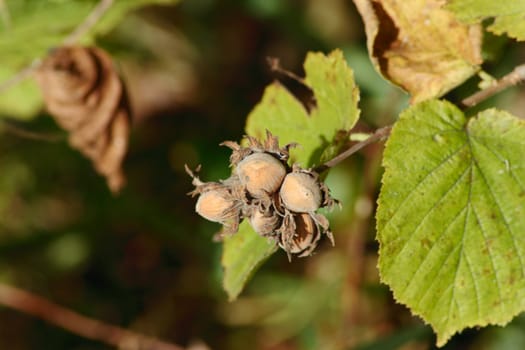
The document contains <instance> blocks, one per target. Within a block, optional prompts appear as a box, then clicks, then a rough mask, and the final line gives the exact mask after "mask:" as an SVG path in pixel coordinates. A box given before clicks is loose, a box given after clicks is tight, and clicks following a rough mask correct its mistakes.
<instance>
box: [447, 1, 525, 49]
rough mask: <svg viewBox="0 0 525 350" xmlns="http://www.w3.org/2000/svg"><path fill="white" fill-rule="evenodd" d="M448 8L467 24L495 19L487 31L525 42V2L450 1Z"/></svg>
mask: <svg viewBox="0 0 525 350" xmlns="http://www.w3.org/2000/svg"><path fill="white" fill-rule="evenodd" d="M447 7H448V8H449V9H450V10H452V11H453V12H454V13H455V14H456V15H457V17H458V18H459V19H460V20H462V21H464V22H466V23H481V22H482V21H483V20H484V19H486V18H494V22H493V23H492V24H491V25H490V26H488V28H487V30H489V31H491V32H493V33H494V34H498V35H501V34H505V33H506V34H507V35H508V36H510V37H511V38H514V39H517V40H525V1H517V0H498V1H494V0H450V1H449V2H448V6H447Z"/></svg>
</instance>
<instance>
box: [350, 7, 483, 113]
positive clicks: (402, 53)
mask: <svg viewBox="0 0 525 350" xmlns="http://www.w3.org/2000/svg"><path fill="white" fill-rule="evenodd" d="M354 3H355V5H356V7H357V9H358V11H359V13H360V14H361V17H362V18H363V22H364V23H365V30H366V35H367V46H368V52H369V55H370V57H371V59H372V61H373V62H374V65H375V67H376V69H377V70H378V71H379V72H380V73H381V74H382V75H383V76H385V77H386V78H387V79H389V80H391V81H392V82H393V83H395V84H397V85H399V86H400V87H402V88H403V89H404V90H406V91H407V92H408V93H410V95H411V97H412V102H413V103H416V102H419V101H422V100H426V99H428V98H432V97H439V96H442V95H443V94H445V93H446V92H448V91H449V90H451V89H452V88H454V87H455V86H457V85H459V84H461V83H462V82H463V81H465V80H466V79H468V78H469V77H470V76H471V75H473V74H474V73H475V72H476V71H477V70H478V69H479V65H480V64H481V63H482V58H481V28H480V26H478V25H465V24H462V23H460V22H459V21H458V20H457V19H456V17H455V16H454V14H453V13H452V12H450V11H448V10H446V9H445V8H443V5H444V1H443V0H354Z"/></svg>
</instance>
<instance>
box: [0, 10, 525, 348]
mask: <svg viewBox="0 0 525 350" xmlns="http://www.w3.org/2000/svg"><path fill="white" fill-rule="evenodd" d="M28 1H29V0H28ZM28 1H24V2H22V1H19V2H20V3H25V2H28ZM34 1H37V0H34ZM49 1H51V0H49ZM70 1H71V2H73V0H70ZM13 2H17V1H14V0H13ZM74 2H79V3H87V4H90V5H91V6H92V4H93V2H87V1H82V0H76V1H74ZM118 2H126V1H125V0H117V3H118ZM0 3H6V4H8V5H9V6H7V9H8V10H9V11H10V12H11V10H14V8H13V9H11V7H12V6H14V5H12V4H11V3H10V2H9V1H0ZM53 3H54V4H56V6H59V5H60V4H62V3H64V1H58V0H57V1H53ZM16 6H17V5H16ZM79 6H82V5H79ZM86 6H87V5H86ZM4 11H5V10H4ZM63 16H64V17H60V18H69V16H71V18H73V14H71V15H70V14H69V13H65V14H64V15H63ZM3 17H5V16H3ZM56 18H59V17H56ZM53 22H54V21H51V23H53ZM71 23H78V19H77V20H76V22H71ZM10 25H11V27H12V28H14V26H15V21H14V20H13V21H11V24H10ZM0 27H1V26H0ZM1 30H3V28H2V29H1ZM42 30H43V29H42ZM64 30H65V31H66V34H67V32H68V31H69V30H70V29H64ZM31 40H32V38H31V37H29V39H27V43H24V44H27V45H29V46H30V45H31V43H30V41H31ZM96 43H97V44H98V45H101V46H103V47H104V48H106V49H107V50H109V51H110V52H111V53H113V54H114V55H115V57H116V58H117V59H118V61H119V66H120V68H121V70H122V73H123V75H124V79H125V80H126V81H127V82H128V88H129V92H130V96H131V101H132V106H133V109H134V111H135V119H134V128H133V134H132V140H131V149H130V152H129V155H128V156H127V158H126V162H125V172H126V174H127V176H128V185H127V187H126V188H125V190H124V191H123V193H122V194H121V195H120V196H118V197H113V196H111V195H110V193H109V191H108V189H107V188H106V186H105V183H104V179H103V178H101V177H99V176H98V175H96V174H95V172H94V171H93V169H92V167H91V164H90V163H89V161H88V160H86V159H84V158H83V157H82V156H81V155H80V154H79V153H77V152H76V151H74V150H71V149H70V148H69V146H68V145H67V142H66V141H65V136H64V135H63V133H62V131H60V130H59V129H58V127H57V126H56V125H55V124H54V123H53V121H52V119H51V118H50V117H49V116H48V115H46V114H45V113H44V112H38V113H36V112H35V113H36V114H34V115H33V114H32V115H31V118H30V120H29V121H27V122H25V123H20V122H15V121H13V120H14V119H19V117H20V115H22V114H23V113H22V112H20V113H21V114H16V113H15V112H7V110H5V109H2V111H1V112H0V118H1V121H2V122H1V123H0V280H2V281H3V282H7V283H11V284H13V285H16V286H19V287H22V288H24V289H27V290H31V291H34V292H36V293H39V294H41V295H43V296H45V297H46V298H49V299H51V300H53V301H55V302H57V303H59V304H61V305H63V306H66V307H69V308H71V309H73V310H75V311H77V312H81V313H83V314H86V315H88V316H91V317H94V318H97V319H100V320H103V321H106V322H110V323H114V324H118V325H121V326H123V327H129V328H130V329H133V330H136V331H140V332H143V333H146V334H151V335H155V336H158V337H160V338H163V339H165V340H168V341H173V342H175V343H177V344H181V345H184V346H186V345H188V344H191V343H193V342H195V341H197V340H201V341H203V342H204V343H206V344H207V345H208V346H209V347H210V348H212V349H227V350H236V349H246V348H247V347H249V348H252V349H308V350H309V349H360V348H365V349H398V348H400V347H402V346H403V347H404V349H432V348H433V347H434V345H433V344H434V341H435V339H434V338H433V335H432V333H431V332H429V328H427V327H425V326H423V325H422V324H421V321H420V320H419V319H416V318H414V317H412V316H411V315H410V313H409V312H408V311H407V310H406V309H405V308H404V307H402V306H400V305H397V304H395V303H394V302H393V300H392V296H391V294H390V292H389V291H388V289H387V288H386V287H385V286H384V285H382V284H380V283H379V280H378V274H377V269H376V264H377V249H378V247H377V243H376V242H375V240H374V236H375V232H374V222H373V219H372V214H373V212H374V210H375V197H376V194H377V191H378V184H379V178H380V175H381V169H380V160H381V150H382V145H380V144H378V145H372V146H370V147H367V148H366V149H365V150H363V151H362V152H360V153H359V154H357V155H355V156H354V157H352V158H351V159H348V160H347V161H345V162H344V163H343V164H341V165H340V166H338V167H337V168H336V169H334V170H333V171H332V172H331V173H330V174H329V176H328V178H327V180H326V181H327V183H328V185H329V186H330V187H331V188H332V192H333V195H334V197H336V198H339V199H341V200H342V202H343V208H342V209H341V210H335V211H333V212H332V213H329V215H330V219H331V223H332V229H333V231H334V235H335V239H336V246H335V247H331V246H330V244H328V243H327V242H324V243H323V244H321V246H320V247H319V249H318V252H317V254H316V255H314V256H313V257H310V258H308V259H294V260H293V261H292V262H291V263H289V262H288V259H287V257H286V254H285V253H283V252H278V253H276V254H274V255H272V257H270V258H269V260H268V261H267V262H266V263H265V264H264V265H263V266H262V268H261V270H260V271H259V272H258V273H257V274H256V275H255V277H254V279H253V281H252V282H250V283H249V284H248V286H247V290H246V291H245V292H244V293H243V294H241V296H240V298H239V299H238V300H237V301H235V302H234V303H230V302H228V301H227V295H226V294H225V293H224V291H223V290H222V285H221V281H222V268H221V263H220V256H221V246H220V244H217V243H214V242H212V236H213V235H214V233H215V232H216V231H218V230H219V226H218V225H215V224H212V223H208V222H206V221H205V220H202V219H201V218H199V217H198V216H197V215H196V214H195V213H194V210H193V206H194V200H192V199H191V198H190V197H188V196H187V195H186V193H187V192H188V191H190V190H191V179H190V178H189V177H188V176H187V175H186V174H185V173H184V170H183V165H184V163H188V165H189V166H190V167H194V166H196V165H197V164H202V165H203V170H202V172H201V175H202V178H203V180H206V181H207V180H217V179H220V178H223V179H224V178H226V177H227V176H228V174H229V169H228V156H229V152H228V150H227V149H225V148H223V147H219V146H218V144H219V143H220V142H221V141H224V140H239V139H240V138H241V136H242V135H243V132H244V125H245V121H246V117H247V115H248V113H249V111H250V110H251V109H252V108H253V107H254V105H255V104H256V103H257V102H258V101H259V100H260V98H261V96H262V93H263V90H264V87H265V86H266V85H268V84H269V83H270V82H271V81H272V80H274V79H279V80H280V81H281V82H282V84H284V85H285V86H286V87H287V88H288V89H289V90H290V91H291V92H292V93H293V94H294V95H295V96H298V97H299V98H300V99H301V100H302V101H308V97H309V96H310V94H309V92H308V91H305V89H304V88H303V87H302V86H300V85H299V84H297V83H295V82H294V81H291V80H289V79H287V78H286V77H282V76H279V75H276V74H274V73H272V72H270V70H269V69H268V67H267V65H266V62H265V59H266V57H277V58H279V59H280V61H281V65H282V66H283V67H284V68H286V69H288V70H291V71H293V72H296V73H297V74H298V75H303V72H302V71H301V70H302V68H301V67H302V62H303V60H304V57H305V55H306V53H307V52H308V51H323V52H325V53H328V52H330V51H332V50H333V49H334V48H341V49H342V51H343V53H344V55H345V58H346V59H347V60H348V62H349V63H350V66H351V67H352V69H353V70H354V72H355V79H356V82H357V85H358V86H359V87H360V91H361V101H360V109H361V110H362V114H361V119H360V122H359V123H358V124H357V126H356V131H362V132H368V131H370V130H372V129H375V128H376V127H378V126H383V125H387V124H390V123H392V122H393V121H394V119H395V118H396V115H397V114H398V112H399V111H400V110H401V109H402V108H403V107H404V106H406V103H407V98H406V96H405V95H404V94H403V93H402V92H401V91H399V90H398V89H397V88H395V87H393V86H392V85H390V84H389V83H387V82H386V81H384V80H383V79H381V77H380V76H379V75H378V74H377V73H375V71H374V70H373V69H371V65H370V62H369V60H368V58H367V53H366V49H365V39H364V33H363V27H362V23H361V21H360V19H359V17H358V15H357V14H356V11H355V8H354V7H353V6H352V4H351V3H349V2H347V1H343V0H326V1H322V2H319V1H317V0H298V1H296V0H286V1H265V0H223V1H217V0H186V1H182V2H181V3H180V4H178V5H177V6H151V7H147V8H141V9H140V10H139V11H136V12H133V13H130V14H128V15H126V16H125V17H123V18H122V22H120V23H119V25H118V26H117V27H115V28H114V29H113V30H111V31H109V32H107V33H104V35H101V36H99V37H98V38H97V41H96ZM16 44H17V45H18V43H16ZM35 45H37V44H35ZM38 45H40V44H38ZM46 45H47V44H44V45H42V46H39V47H40V50H43V51H40V52H42V53H43V52H44V51H45V50H47V49H48V47H46ZM49 45H51V46H52V45H55V42H53V43H51V44H49ZM507 45H508V44H507ZM6 50H7V49H6ZM6 52H7V51H6ZM503 52H504V54H502V56H501V57H500V59H499V60H497V62H496V63H494V64H493V65H492V66H491V65H490V64H489V65H487V66H486V67H485V69H486V70H487V71H488V72H489V73H499V74H501V73H504V72H506V71H509V70H510V69H512V67H513V66H514V65H516V64H517V63H518V62H520V60H523V58H524V57H525V56H524V55H525V51H524V48H523V47H522V46H519V45H510V46H506V47H505V49H504V50H503ZM38 55H40V54H37V56H38ZM34 58H38V57H33V56H32V54H27V55H26V56H25V57H22V56H20V58H19V59H20V62H21V64H26V63H30V61H31V60H32V59H34ZM3 59H4V56H2V67H4V62H7V61H4V60H3ZM18 68H20V67H16V69H18ZM474 88H475V83H471V84H470V85H469V84H467V85H465V87H464V88H462V89H458V90H457V91H454V92H453V93H451V94H449V96H448V97H449V98H450V99H451V100H455V101H457V100H459V99H460V98H461V97H464V96H465V95H466V94H468V93H470V91H472V90H473V89H474ZM9 93H10V92H8V94H9ZM1 96H6V95H5V93H2V95H1ZM22 96H25V95H24V94H22ZM26 97H27V101H26V100H23V101H22V104H21V106H22V107H24V106H26V104H27V105H30V103H29V101H30V100H31V97H30V95H27V96H26ZM523 100H524V99H523V93H522V92H520V91H519V90H517V89H511V90H509V91H508V92H506V93H505V94H503V95H501V97H498V98H494V99H491V100H490V101H489V102H488V103H490V104H498V105H499V106H500V107H502V108H507V109H509V110H510V111H512V112H514V113H515V114H517V115H520V111H523V104H522V103H523ZM16 101H20V100H19V98H18V97H17V98H16ZM17 103H18V102H17ZM22 107H21V108H22ZM36 108H37V107H34V109H33V111H36ZM13 111H14V110H13ZM25 113H26V115H29V114H30V113H29V112H25ZM521 116H522V117H523V114H522V113H521ZM2 125H4V126H6V125H10V126H13V125H14V126H16V127H17V128H18V129H20V128H22V129H24V130H30V131H32V132H37V133H42V134H53V135H56V134H58V135H62V136H64V137H63V138H62V140H61V141H57V142H45V141H41V140H32V139H27V138H24V137H21V136H20V133H17V132H16V131H15V130H16V129H14V128H8V127H2ZM0 324H1V326H0V348H2V349H4V348H5V349H13V350H26V349H42V350H47V349H50V350H59V349H68V350H69V349H79V350H80V349H97V350H99V349H109V347H108V346H106V345H104V344H100V343H96V342H92V341H89V340H86V339H83V338H80V337H78V336H77V335H74V334H70V333H67V332H65V331H64V330H62V329H58V328H56V327H54V326H52V325H49V324H46V323H43V322H42V321H39V320H36V319H34V318H32V317H30V316H27V315H24V314H20V313H18V312H16V311H13V310H10V309H6V308H0ZM421 329H423V331H421ZM524 329H525V325H524V323H523V320H522V319H521V318H518V319H516V321H514V322H513V323H512V324H511V325H510V326H509V327H507V328H504V329H500V328H488V329H484V330H469V331H465V332H463V333H462V334H460V335H457V336H455V337H453V338H452V340H451V341H450V342H449V344H448V345H447V346H445V349H479V348H481V347H480V344H490V346H491V347H490V349H498V348H502V347H498V346H500V345H501V346H504V345H503V344H507V345H505V346H509V347H506V349H512V345H508V344H509V339H510V338H509V337H510V335H509V334H511V335H513V337H514V338H512V339H518V340H516V342H515V343H513V344H516V346H519V344H521V343H519V332H523V330H524ZM399 339H401V340H399ZM483 346H486V345H483ZM515 348H516V349H521V347H515Z"/></svg>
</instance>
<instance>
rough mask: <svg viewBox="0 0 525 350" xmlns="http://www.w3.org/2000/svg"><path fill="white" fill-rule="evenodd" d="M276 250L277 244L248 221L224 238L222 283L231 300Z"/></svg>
mask: <svg viewBox="0 0 525 350" xmlns="http://www.w3.org/2000/svg"><path fill="white" fill-rule="evenodd" d="M276 250H277V245H276V244H275V243H273V242H271V241H268V239H266V238H263V237H261V236H259V235H258V234H257V233H255V231H254V230H253V229H252V227H251V226H250V225H249V224H248V222H247V221H244V222H243V223H242V224H241V225H240V227H239V231H238V232H237V233H236V234H234V235H232V236H230V237H227V238H226V239H225V240H224V245H223V252H222V266H223V268H224V278H223V281H222V283H223V287H224V290H225V291H226V293H227V294H228V297H229V299H230V300H235V299H236V298H237V296H238V295H239V294H240V293H241V291H242V289H243V288H244V285H245V284H246V282H247V281H248V279H249V278H250V277H251V276H252V274H253V273H254V272H255V270H256V269H257V268H258V267H259V266H260V265H261V264H262V263H263V262H264V260H266V259H267V258H268V257H269V256H270V255H272V253H273V252H275V251H276Z"/></svg>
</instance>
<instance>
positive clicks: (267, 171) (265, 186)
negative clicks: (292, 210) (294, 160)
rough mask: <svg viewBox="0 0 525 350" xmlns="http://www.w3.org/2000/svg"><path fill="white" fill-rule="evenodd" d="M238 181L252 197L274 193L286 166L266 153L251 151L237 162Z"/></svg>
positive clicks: (281, 179)
mask: <svg viewBox="0 0 525 350" xmlns="http://www.w3.org/2000/svg"><path fill="white" fill-rule="evenodd" d="M236 173H237V175H238V177H239V181H240V183H241V184H242V185H243V186H245V188H246V190H247V191H248V193H249V194H250V195H251V196H252V197H254V198H263V197H266V196H268V195H270V194H273V193H275V192H276V191H277V190H278V189H279V186H280V185H281V183H282V181H283V178H284V176H285V175H286V168H285V166H284V164H283V163H281V161H279V160H278V159H277V158H275V157H273V156H272V155H270V154H268V153H263V152H259V153H253V154H250V155H249V156H247V157H246V158H244V159H243V160H242V161H240V162H239V164H237V168H236Z"/></svg>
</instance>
